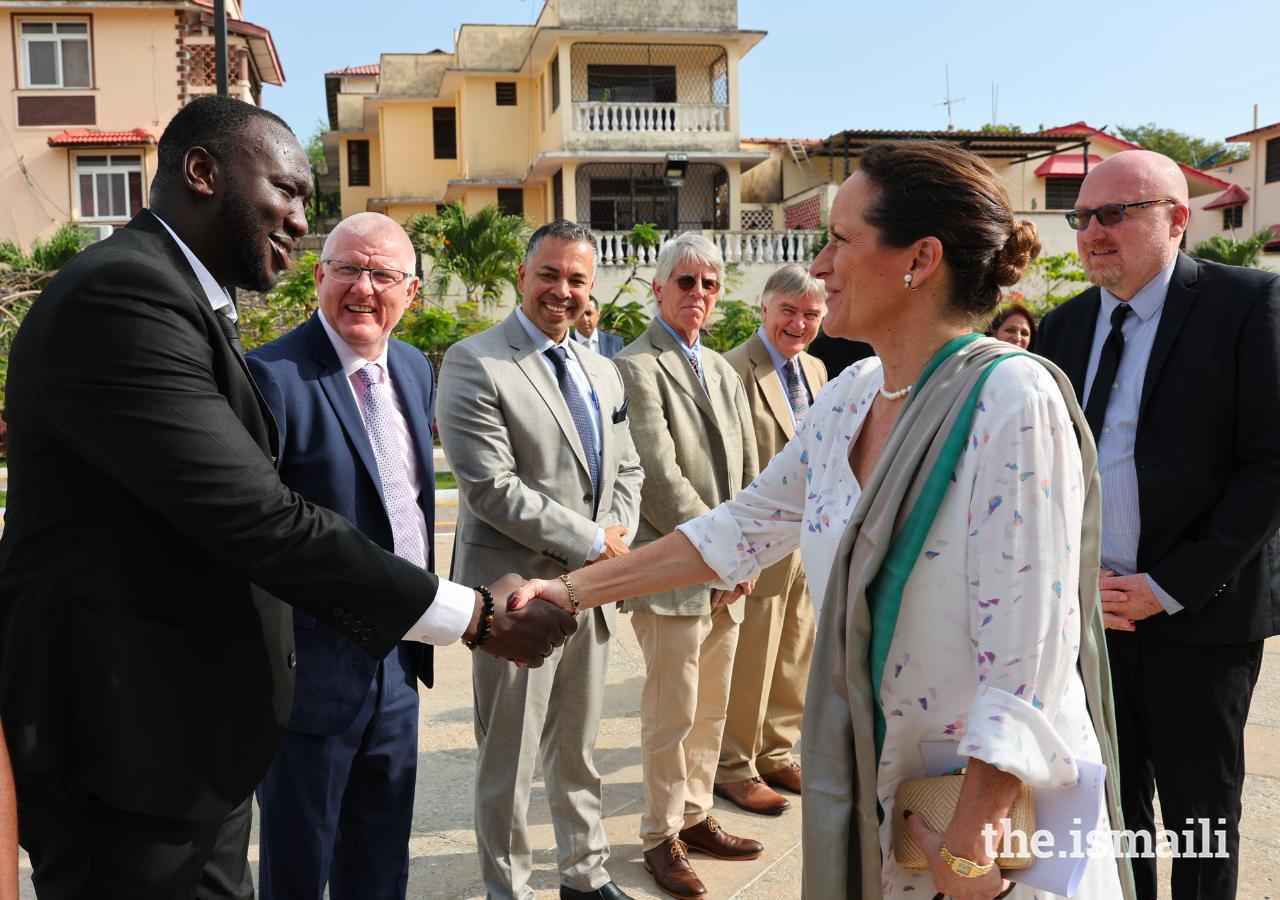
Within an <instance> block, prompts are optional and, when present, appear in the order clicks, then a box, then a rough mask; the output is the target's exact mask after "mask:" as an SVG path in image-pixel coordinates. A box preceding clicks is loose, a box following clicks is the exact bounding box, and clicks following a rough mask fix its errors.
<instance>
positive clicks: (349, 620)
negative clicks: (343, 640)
mask: <svg viewBox="0 0 1280 900" xmlns="http://www.w3.org/2000/svg"><path fill="white" fill-rule="evenodd" d="M355 618H356V617H355V616H353V615H351V613H347V614H346V615H345V616H343V617H342V624H343V625H350V624H351V623H352V622H353V621H355Z"/></svg>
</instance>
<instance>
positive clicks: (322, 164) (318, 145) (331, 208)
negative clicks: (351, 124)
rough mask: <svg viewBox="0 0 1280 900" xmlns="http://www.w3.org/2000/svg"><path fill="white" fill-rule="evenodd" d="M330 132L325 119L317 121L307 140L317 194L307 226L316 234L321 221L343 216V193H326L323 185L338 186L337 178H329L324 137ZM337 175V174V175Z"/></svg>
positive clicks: (308, 159)
mask: <svg viewBox="0 0 1280 900" xmlns="http://www.w3.org/2000/svg"><path fill="white" fill-rule="evenodd" d="M328 130H329V123H328V122H326V121H325V120H324V119H316V127H315V130H314V131H312V132H311V137H309V138H308V139H307V145H306V148H305V149H306V151H307V162H309V163H311V171H312V173H313V177H314V179H315V190H316V194H315V196H314V197H313V198H312V199H311V202H310V203H308V204H307V226H308V227H309V228H310V229H311V231H312V232H313V233H315V234H319V233H320V231H321V228H320V222H319V221H318V220H317V213H318V217H319V218H321V219H327V218H333V217H335V216H341V215H342V191H341V190H340V189H339V190H336V191H326V190H324V189H323V185H324V184H325V183H326V182H329V183H330V184H331V185H332V184H336V183H337V181H336V178H333V177H329V176H327V173H328V172H329V162H328V160H327V159H326V157H325V155H324V139H323V138H322V135H323V134H324V132H326V131H328ZM335 174H336V173H335Z"/></svg>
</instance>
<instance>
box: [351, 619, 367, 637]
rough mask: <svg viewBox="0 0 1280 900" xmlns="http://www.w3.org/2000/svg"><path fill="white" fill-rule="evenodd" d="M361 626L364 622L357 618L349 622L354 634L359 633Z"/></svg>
mask: <svg viewBox="0 0 1280 900" xmlns="http://www.w3.org/2000/svg"><path fill="white" fill-rule="evenodd" d="M363 627H364V623H363V622H361V621H360V620H359V619H356V620H355V621H354V622H352V623H351V630H352V631H354V632H355V633H356V634H359V633H360V629H361V628H363Z"/></svg>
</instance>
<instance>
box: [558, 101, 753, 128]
mask: <svg viewBox="0 0 1280 900" xmlns="http://www.w3.org/2000/svg"><path fill="white" fill-rule="evenodd" d="M573 113H574V128H576V129H577V130H578V131H709V132H726V131H728V130H729V105H728V104H727V103H614V102H612V101H610V102H608V103H606V102H605V101H603V100H587V101H582V102H577V103H574V104H573Z"/></svg>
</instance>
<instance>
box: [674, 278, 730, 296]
mask: <svg viewBox="0 0 1280 900" xmlns="http://www.w3.org/2000/svg"><path fill="white" fill-rule="evenodd" d="M697 283H698V279H697V278H696V277H695V276H693V275H681V276H680V277H679V278H677V279H676V284H677V285H678V286H679V288H680V290H682V291H691V290H693V286H694V285H695V284H697ZM702 289H703V290H704V291H706V292H707V293H708V294H718V293H720V282H718V281H716V280H715V279H714V278H704V279H702Z"/></svg>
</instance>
